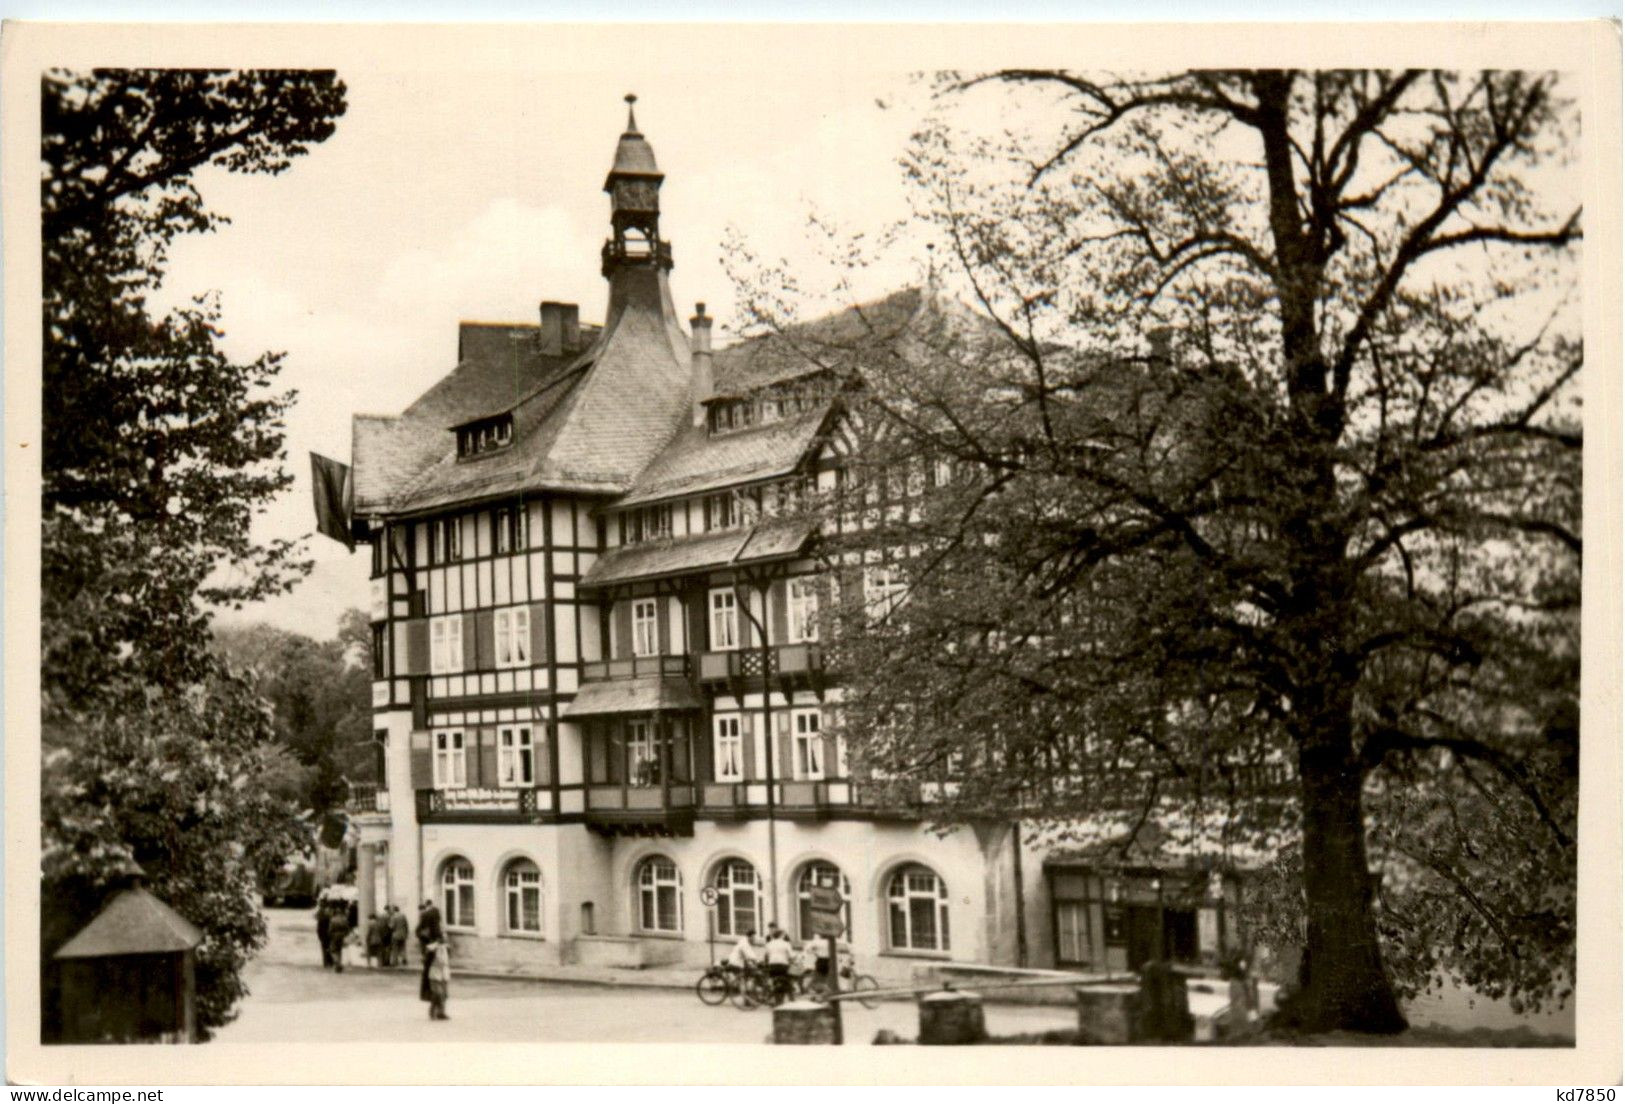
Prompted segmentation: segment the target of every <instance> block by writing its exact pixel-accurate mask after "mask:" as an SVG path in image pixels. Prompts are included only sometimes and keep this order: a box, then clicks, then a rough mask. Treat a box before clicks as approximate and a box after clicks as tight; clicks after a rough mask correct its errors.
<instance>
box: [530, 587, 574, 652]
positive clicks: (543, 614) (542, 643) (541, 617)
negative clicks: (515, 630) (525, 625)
mask: <svg viewBox="0 0 1625 1104" xmlns="http://www.w3.org/2000/svg"><path fill="white" fill-rule="evenodd" d="M580 613H581V607H580V606H577V607H576V614H577V616H580ZM547 617H548V613H547V604H546V603H545V602H532V603H531V604H530V662H531V663H532V664H533V665H535V666H540V665H541V664H543V663H546V662H547Z"/></svg>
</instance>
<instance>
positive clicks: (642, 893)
mask: <svg viewBox="0 0 1625 1104" xmlns="http://www.w3.org/2000/svg"><path fill="white" fill-rule="evenodd" d="M632 884H633V886H634V887H635V891H636V893H637V926H638V930H639V931H646V932H680V931H682V930H683V876H682V875H681V874H679V873H678V872H677V864H676V863H674V862H672V861H671V860H670V859H668V858H666V857H665V856H664V855H651V856H650V857H649V858H647V859H644V860H643V861H642V862H640V863H639V864H638V866H637V870H636V872H635V873H634V874H633V875H632Z"/></svg>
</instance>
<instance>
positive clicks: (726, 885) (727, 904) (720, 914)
mask: <svg viewBox="0 0 1625 1104" xmlns="http://www.w3.org/2000/svg"><path fill="white" fill-rule="evenodd" d="M741 870H743V871H747V872H748V874H747V875H746V880H745V881H739V880H736V875H738V874H739V872H740V871H741ZM724 875H726V879H724ZM711 888H712V889H714V890H716V894H717V900H716V904H714V905H712V906H711V907H712V909H713V910H714V912H715V915H716V927H715V929H714V931H715V933H716V934H717V935H719V936H722V937H724V938H728V939H732V938H735V937H737V936H741V935H744V934H745V932H747V931H752V930H755V931H761V930H762V874H761V871H759V870H757V869H756V864H755V863H752V862H751V861H750V860H748V859H742V858H738V857H734V858H727V859H723V860H722V861H721V862H719V863H717V865H716V867H715V869H713V870H712V871H711ZM741 894H749V895H750V912H749V919H748V920H747V921H746V922H745V924H744V925H743V926H741V925H740V923H739V919H740V916H739V902H738V897H739V895H741Z"/></svg>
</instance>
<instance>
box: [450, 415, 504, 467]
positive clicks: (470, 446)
mask: <svg viewBox="0 0 1625 1104" xmlns="http://www.w3.org/2000/svg"><path fill="white" fill-rule="evenodd" d="M512 443H513V415H512V414H499V415H497V416H496V417H495V418H484V419H481V420H480V421H477V422H469V423H468V424H467V425H463V426H458V427H457V458H458V459H459V460H466V459H468V458H469V457H471V456H483V455H484V454H485V453H488V452H495V451H496V450H497V449H502V448H507V447H508V446H509V445H510V444H512Z"/></svg>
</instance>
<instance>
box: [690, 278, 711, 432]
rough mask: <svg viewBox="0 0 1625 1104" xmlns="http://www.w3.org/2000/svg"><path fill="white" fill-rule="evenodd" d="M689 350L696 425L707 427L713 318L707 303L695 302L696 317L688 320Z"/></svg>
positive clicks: (702, 427)
mask: <svg viewBox="0 0 1625 1104" xmlns="http://www.w3.org/2000/svg"><path fill="white" fill-rule="evenodd" d="M688 326H689V337H688V352H689V359H690V363H691V365H692V373H693V374H692V375H691V376H690V381H689V387H690V389H691V390H692V391H693V394H694V426H695V428H696V429H704V428H705V400H706V399H708V398H710V397H711V319H710V318H709V317H707V316H706V313H705V304H704V303H695V304H694V317H693V318H690V319H689V320H688Z"/></svg>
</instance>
